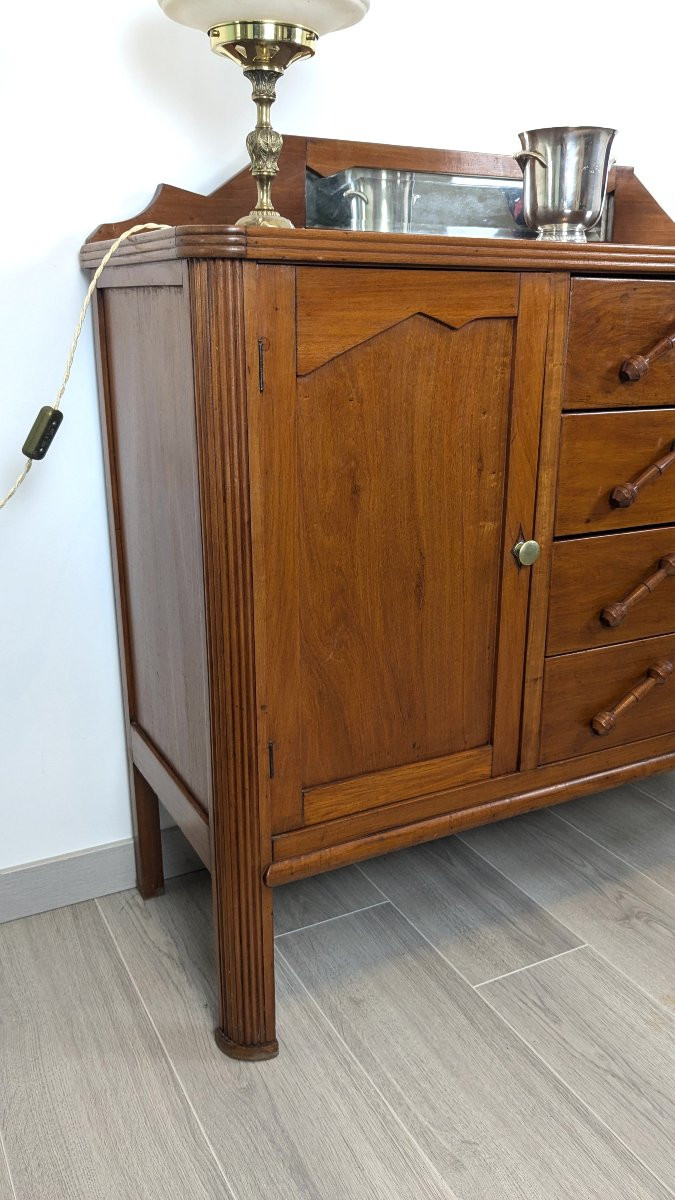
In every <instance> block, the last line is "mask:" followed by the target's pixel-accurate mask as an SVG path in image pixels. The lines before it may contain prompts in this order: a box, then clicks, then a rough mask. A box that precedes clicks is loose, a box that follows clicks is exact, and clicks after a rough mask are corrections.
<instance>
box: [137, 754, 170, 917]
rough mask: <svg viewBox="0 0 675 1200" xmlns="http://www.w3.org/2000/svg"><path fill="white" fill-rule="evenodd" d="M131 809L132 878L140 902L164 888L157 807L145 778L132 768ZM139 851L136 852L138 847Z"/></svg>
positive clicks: (154, 796) (156, 801) (153, 793)
mask: <svg viewBox="0 0 675 1200" xmlns="http://www.w3.org/2000/svg"><path fill="white" fill-rule="evenodd" d="M133 780H134V783H133V786H134V806H135V810H136V826H137V836H136V838H135V839H134V847H135V848H136V851H137V853H136V879H137V882H138V890H139V892H140V894H141V896H143V898H144V900H148V899H149V898H150V896H156V895H157V893H158V892H161V890H162V888H163V887H164V868H163V864H162V831H161V829H160V826H159V808H158V800H157V795H156V793H155V792H153V790H152V788H151V787H150V784H149V783H148V781H147V779H145V777H144V776H143V775H141V772H140V771H139V769H138V767H137V766H134V774H133ZM141 844H142V845H143V852H142V853H140V846H141Z"/></svg>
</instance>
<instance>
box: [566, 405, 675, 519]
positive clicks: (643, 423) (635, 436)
mask: <svg viewBox="0 0 675 1200" xmlns="http://www.w3.org/2000/svg"><path fill="white" fill-rule="evenodd" d="M674 394H675V393H674ZM674 444H675V408H656V409H645V410H640V411H631V412H609V413H574V414H568V415H567V416H565V417H563V419H562V442H561V447H560V469H559V473H558V505H557V511H556V522H555V533H556V536H557V537H561V536H565V535H568V534H573V533H590V532H592V531H594V530H605V529H632V528H637V527H639V526H645V525H665V524H667V523H670V522H674V521H675V462H674V463H673V465H672V466H670V468H669V469H664V471H663V474H661V475H659V474H658V472H654V476H655V478H654V479H652V480H651V481H648V482H645V483H644V484H643V485H642V486H640V488H639V491H638V493H637V496H636V498H635V500H634V501H633V503H631V504H629V505H628V506H626V507H621V506H620V505H617V504H616V502H615V500H614V499H613V498H612V497H613V493H614V491H615V489H616V488H617V487H620V486H622V485H625V484H628V483H630V482H631V481H637V480H638V479H639V477H640V476H641V475H643V473H644V472H645V471H646V470H647V469H648V468H649V467H651V466H652V465H653V464H655V463H657V462H659V461H661V460H662V459H663V458H664V457H666V456H668V454H669V452H670V451H671V449H672V447H673V445H674ZM673 457H674V458H675V456H673Z"/></svg>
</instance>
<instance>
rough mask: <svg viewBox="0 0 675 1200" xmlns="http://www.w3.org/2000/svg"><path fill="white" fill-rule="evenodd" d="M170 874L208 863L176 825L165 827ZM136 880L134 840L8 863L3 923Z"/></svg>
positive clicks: (2, 879)
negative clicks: (53, 856) (12, 863)
mask: <svg viewBox="0 0 675 1200" xmlns="http://www.w3.org/2000/svg"><path fill="white" fill-rule="evenodd" d="M162 848H163V851H164V875H165V877H166V878H167V879H169V878H170V877H171V876H172V875H186V874H187V873H188V871H197V870H199V868H200V867H201V866H202V863H201V861H200V859H199V858H198V857H197V855H196V854H195V852H194V850H193V849H192V847H191V846H190V845H189V843H188V842H187V841H186V840H185V838H184V837H183V835H182V833H181V831H180V829H177V828H176V826H173V828H171V829H163V830H162ZM135 885H136V868H135V864H134V845H133V842H132V841H131V839H127V840H125V841H123V842H109V843H108V844H107V845H105V846H94V847H93V848H92V849H91V850H81V851H79V852H78V853H76V854H63V855H61V856H60V857H59V858H46V859H43V860H42V861H41V862H34V863H26V864H24V865H23V866H20V867H7V868H6V869H5V870H4V871H0V923H2V922H3V921H16V920H18V918H19V917H30V916H33V914H34V913H40V912H46V911H47V910H48V909H51V908H63V907H64V905H66V904H79V903H80V902H81V901H82V900H93V899H94V898H95V897H96V896H107V895H109V894H110V892H124V891H126V889H127V888H132V887H135Z"/></svg>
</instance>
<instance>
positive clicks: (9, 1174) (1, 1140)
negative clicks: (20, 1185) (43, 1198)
mask: <svg viewBox="0 0 675 1200" xmlns="http://www.w3.org/2000/svg"><path fill="white" fill-rule="evenodd" d="M0 1150H2V1157H3V1158H4V1160H5V1166H6V1167H7V1178H8V1179H9V1186H10V1187H11V1189H12V1196H13V1197H14V1200H19V1198H18V1196H17V1192H16V1188H15V1186H14V1179H13V1177H12V1168H11V1167H10V1165H9V1155H8V1154H7V1147H6V1145H5V1139H4V1137H3V1133H2V1129H0Z"/></svg>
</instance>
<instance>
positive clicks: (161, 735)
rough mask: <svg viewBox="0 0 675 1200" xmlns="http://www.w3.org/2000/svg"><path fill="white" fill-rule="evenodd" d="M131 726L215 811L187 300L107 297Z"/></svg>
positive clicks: (159, 294) (146, 293) (169, 293)
mask: <svg viewBox="0 0 675 1200" xmlns="http://www.w3.org/2000/svg"><path fill="white" fill-rule="evenodd" d="M104 303H105V310H106V328H107V331H108V363H109V372H110V400H111V408H112V424H113V430H114V455H115V461H116V470H117V474H118V478H119V484H118V486H119V516H120V523H121V543H122V552H123V556H124V583H125V589H126V603H127V608H128V625H129V660H130V661H129V669H130V695H129V707H130V717H131V719H132V720H135V721H137V722H138V724H139V725H140V726H141V727H142V729H144V730H145V731H146V733H147V734H148V736H149V737H150V738H151V739H152V741H153V742H154V744H155V745H156V746H157V747H158V748H159V749H160V750H161V752H162V754H163V755H164V757H165V758H166V759H167V761H168V762H169V763H170V765H171V766H172V767H173V769H174V770H175V772H176V773H177V775H178V776H179V777H180V778H181V779H182V781H183V782H184V784H185V785H186V787H187V788H189V790H190V791H191V792H192V793H193V795H194V796H195V797H196V798H197V800H198V801H199V803H200V804H201V805H202V807H204V808H207V809H208V807H209V802H210V788H211V783H210V776H209V761H210V754H209V726H208V695H207V673H206V632H205V617H204V605H203V591H202V583H201V580H202V544H201V529H200V514H199V485H198V479H197V455H196V437H195V411H194V396H193V384H192V341H191V331H190V311H189V303H188V297H187V292H186V289H185V290H184V289H180V288H176V287H169V288H167V287H165V288H154V287H148V288H129V289H127V288H124V289H113V290H112V291H110V292H106V293H105V300H104Z"/></svg>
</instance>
